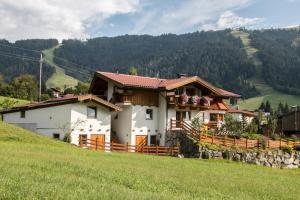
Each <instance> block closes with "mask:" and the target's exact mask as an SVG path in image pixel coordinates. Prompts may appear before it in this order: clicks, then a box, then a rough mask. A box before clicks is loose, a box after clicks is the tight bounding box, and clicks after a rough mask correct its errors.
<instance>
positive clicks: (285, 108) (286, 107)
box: [283, 103, 290, 114]
mask: <svg viewBox="0 0 300 200" xmlns="http://www.w3.org/2000/svg"><path fill="white" fill-rule="evenodd" d="M288 112H290V108H289V105H288V104H287V103H285V105H284V109H283V114H286V113H288Z"/></svg>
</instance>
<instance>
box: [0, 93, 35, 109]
mask: <svg viewBox="0 0 300 200" xmlns="http://www.w3.org/2000/svg"><path fill="white" fill-rule="evenodd" d="M6 100H10V101H11V102H13V105H12V106H19V105H23V104H26V103H29V101H27V100H23V99H14V98H10V97H4V96H0V110H1V109H3V108H2V104H3V102H5V101H6Z"/></svg>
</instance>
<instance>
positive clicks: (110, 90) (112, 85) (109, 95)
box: [107, 81, 114, 101]
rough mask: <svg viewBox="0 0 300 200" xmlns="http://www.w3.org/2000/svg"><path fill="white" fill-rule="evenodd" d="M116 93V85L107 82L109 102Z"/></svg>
mask: <svg viewBox="0 0 300 200" xmlns="http://www.w3.org/2000/svg"><path fill="white" fill-rule="evenodd" d="M113 93H114V84H113V83H112V82H111V81H108V82H107V101H110V99H111V98H112V96H113Z"/></svg>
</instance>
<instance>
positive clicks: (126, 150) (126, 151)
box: [126, 142, 128, 152]
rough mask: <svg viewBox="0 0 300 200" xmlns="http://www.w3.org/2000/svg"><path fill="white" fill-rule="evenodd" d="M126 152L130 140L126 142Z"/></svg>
mask: <svg viewBox="0 0 300 200" xmlns="http://www.w3.org/2000/svg"><path fill="white" fill-rule="evenodd" d="M126 152H128V142H126Z"/></svg>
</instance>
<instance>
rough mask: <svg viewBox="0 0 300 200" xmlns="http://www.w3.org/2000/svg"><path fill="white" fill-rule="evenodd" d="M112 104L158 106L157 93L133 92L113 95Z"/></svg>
mask: <svg viewBox="0 0 300 200" xmlns="http://www.w3.org/2000/svg"><path fill="white" fill-rule="evenodd" d="M113 103H121V104H132V105H142V106H158V93H156V92H147V91H146V92H145V91H133V92H132V93H122V94H121V93H115V94H114V95H113Z"/></svg>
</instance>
